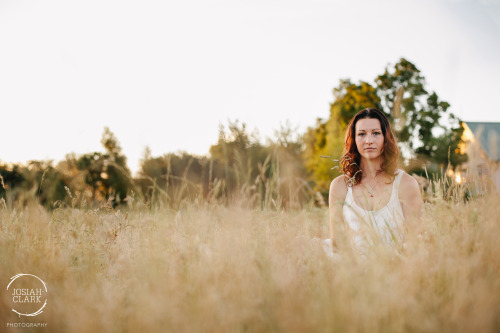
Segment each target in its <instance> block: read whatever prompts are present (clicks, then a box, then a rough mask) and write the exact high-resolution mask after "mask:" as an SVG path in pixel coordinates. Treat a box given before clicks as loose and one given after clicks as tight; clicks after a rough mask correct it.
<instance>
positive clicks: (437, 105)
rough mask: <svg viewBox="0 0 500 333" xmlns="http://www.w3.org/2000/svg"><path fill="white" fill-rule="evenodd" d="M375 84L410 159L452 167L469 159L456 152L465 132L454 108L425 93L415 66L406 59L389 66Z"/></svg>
mask: <svg viewBox="0 0 500 333" xmlns="http://www.w3.org/2000/svg"><path fill="white" fill-rule="evenodd" d="M375 82H376V84H377V94H378V95H379V96H380V97H381V102H382V106H383V110H384V111H385V112H387V113H388V114H390V118H391V121H392V123H393V127H394V130H395V132H396V136H397V138H398V142H399V143H400V146H401V148H402V152H403V153H404V154H405V155H406V158H413V159H420V160H422V161H427V162H429V161H430V162H434V163H439V164H442V165H446V164H448V159H449V160H450V162H451V161H453V162H451V163H452V165H457V163H461V162H460V161H464V160H465V159H466V156H464V155H463V154H461V153H460V150H457V149H455V148H454V147H456V146H457V145H458V143H459V142H460V136H459V133H461V132H462V131H463V130H461V129H460V127H461V126H460V123H459V121H458V119H457V118H456V117H455V116H454V115H453V114H452V113H450V112H449V107H450V104H449V103H448V102H445V101H442V100H440V98H439V97H438V95H437V94H436V93H435V92H428V91H427V90H426V89H425V78H424V76H423V75H422V74H421V72H420V70H419V69H418V68H417V67H416V66H415V65H414V64H413V63H411V62H409V61H408V60H406V59H404V58H402V59H400V60H399V62H398V63H396V64H395V65H394V66H393V67H392V68H390V67H389V66H388V67H387V68H386V69H385V71H384V73H383V74H381V75H379V76H377V78H376V79H375ZM448 151H450V154H448V153H447V152H448Z"/></svg>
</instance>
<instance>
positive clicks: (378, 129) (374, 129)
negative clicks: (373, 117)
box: [356, 128, 381, 132]
mask: <svg viewBox="0 0 500 333" xmlns="http://www.w3.org/2000/svg"><path fill="white" fill-rule="evenodd" d="M366 131H367V130H365V129H358V130H357V131H356V132H366ZM368 131H381V129H380V128H372V129H368Z"/></svg>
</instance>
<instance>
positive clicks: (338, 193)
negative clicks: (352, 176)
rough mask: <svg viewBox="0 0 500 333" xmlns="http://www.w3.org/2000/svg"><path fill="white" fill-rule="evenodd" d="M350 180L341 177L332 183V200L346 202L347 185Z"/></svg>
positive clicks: (344, 176)
mask: <svg viewBox="0 0 500 333" xmlns="http://www.w3.org/2000/svg"><path fill="white" fill-rule="evenodd" d="M348 181H349V178H348V177H347V176H346V175H340V176H338V177H337V178H335V179H334V180H332V182H331V183H330V198H333V199H335V200H344V198H345V196H346V194H347V186H348V185H347V184H348Z"/></svg>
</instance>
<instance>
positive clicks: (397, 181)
mask: <svg viewBox="0 0 500 333" xmlns="http://www.w3.org/2000/svg"><path fill="white" fill-rule="evenodd" d="M403 173H404V171H403V170H401V169H398V170H397V174H396V178H394V185H393V191H392V193H393V194H395V195H396V198H397V195H398V194H399V184H401V179H402V178H403Z"/></svg>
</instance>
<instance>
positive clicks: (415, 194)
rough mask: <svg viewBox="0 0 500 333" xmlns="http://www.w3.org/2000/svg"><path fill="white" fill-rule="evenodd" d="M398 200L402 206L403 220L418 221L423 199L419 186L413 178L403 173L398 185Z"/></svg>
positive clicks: (420, 216) (420, 215)
mask: <svg viewBox="0 0 500 333" xmlns="http://www.w3.org/2000/svg"><path fill="white" fill-rule="evenodd" d="M399 200H400V202H401V205H402V207H403V214H404V216H405V221H406V222H408V223H415V222H416V223H419V222H420V219H421V218H422V209H423V201H422V194H421V193H420V186H418V182H417V180H416V179H415V178H413V177H412V176H410V175H408V174H407V173H405V174H404V175H403V178H402V179H401V184H400V186H399Z"/></svg>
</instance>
